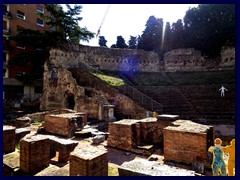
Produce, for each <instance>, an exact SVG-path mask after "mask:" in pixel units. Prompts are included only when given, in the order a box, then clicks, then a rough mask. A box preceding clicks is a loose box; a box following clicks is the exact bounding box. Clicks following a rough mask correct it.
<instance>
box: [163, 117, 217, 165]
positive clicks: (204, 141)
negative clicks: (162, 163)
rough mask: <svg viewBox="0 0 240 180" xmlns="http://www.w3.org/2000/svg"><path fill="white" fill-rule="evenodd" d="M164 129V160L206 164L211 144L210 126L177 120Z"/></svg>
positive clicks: (211, 131)
mask: <svg viewBox="0 0 240 180" xmlns="http://www.w3.org/2000/svg"><path fill="white" fill-rule="evenodd" d="M173 124H174V125H175V126H168V127H166V128H164V159H165V160H166V161H168V160H170V161H176V162H183V163H190V164H192V163H196V162H199V163H206V160H207V150H208V148H209V147H210V145H211V143H212V142H213V129H212V127H211V126H207V125H201V124H197V123H194V122H191V121H187V120H177V121H175V122H174V123H173Z"/></svg>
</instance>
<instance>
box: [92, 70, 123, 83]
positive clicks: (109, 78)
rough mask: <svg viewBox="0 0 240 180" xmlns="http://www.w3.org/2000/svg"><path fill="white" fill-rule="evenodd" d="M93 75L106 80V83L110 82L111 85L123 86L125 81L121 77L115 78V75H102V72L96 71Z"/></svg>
mask: <svg viewBox="0 0 240 180" xmlns="http://www.w3.org/2000/svg"><path fill="white" fill-rule="evenodd" d="M93 75H94V76H97V77H98V78H100V79H101V80H103V81H105V82H107V83H108V84H110V85H111V86H123V85H124V84H125V83H124V81H123V80H122V79H120V78H117V77H113V76H109V75H104V74H97V73H93Z"/></svg>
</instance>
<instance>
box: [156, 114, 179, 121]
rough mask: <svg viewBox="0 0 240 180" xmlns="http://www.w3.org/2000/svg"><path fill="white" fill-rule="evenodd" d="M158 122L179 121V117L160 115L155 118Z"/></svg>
mask: <svg viewBox="0 0 240 180" xmlns="http://www.w3.org/2000/svg"><path fill="white" fill-rule="evenodd" d="M157 119H158V121H170V122H173V121H176V120H178V119H179V115H171V114H161V115H158V116H157Z"/></svg>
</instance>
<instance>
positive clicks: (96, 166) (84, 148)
mask: <svg viewBox="0 0 240 180" xmlns="http://www.w3.org/2000/svg"><path fill="white" fill-rule="evenodd" d="M69 174H70V176H107V175H108V155H107V150H106V149H105V148H100V147H97V146H91V145H81V146H77V147H76V148H75V149H74V151H73V152H71V153H70V160H69Z"/></svg>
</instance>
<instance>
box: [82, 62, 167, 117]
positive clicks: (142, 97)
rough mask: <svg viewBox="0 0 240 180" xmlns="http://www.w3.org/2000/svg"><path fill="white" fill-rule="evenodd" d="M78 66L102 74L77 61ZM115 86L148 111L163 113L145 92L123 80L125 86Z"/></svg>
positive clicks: (158, 104)
mask: <svg viewBox="0 0 240 180" xmlns="http://www.w3.org/2000/svg"><path fill="white" fill-rule="evenodd" d="M78 67H81V68H82V69H85V70H87V71H88V72H91V73H99V74H104V73H103V72H102V71H100V70H97V69H95V68H94V67H92V66H89V65H87V64H84V63H82V62H79V63H78ZM112 87H113V86H112ZM115 88H117V89H118V90H119V91H120V92H121V93H123V94H124V95H126V96H128V97H130V98H131V99H133V100H135V101H136V102H137V103H138V104H139V105H141V106H142V107H144V108H145V109H147V110H149V111H155V112H157V113H159V114H162V113H163V106H162V104H160V103H158V102H157V101H155V100H154V99H152V98H151V97H149V96H147V95H146V94H143V93H142V92H141V91H139V90H137V89H136V88H134V87H133V86H131V85H129V84H127V83H126V82H125V86H115Z"/></svg>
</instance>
